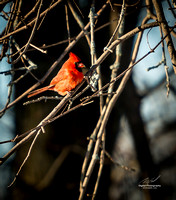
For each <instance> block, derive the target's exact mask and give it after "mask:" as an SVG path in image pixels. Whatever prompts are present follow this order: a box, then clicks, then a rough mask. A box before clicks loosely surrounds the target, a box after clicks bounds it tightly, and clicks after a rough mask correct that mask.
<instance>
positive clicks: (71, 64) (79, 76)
mask: <svg viewBox="0 0 176 200" xmlns="http://www.w3.org/2000/svg"><path fill="white" fill-rule="evenodd" d="M83 67H85V65H84V64H83V63H82V62H81V59H80V58H79V57H78V56H76V55H75V54H74V53H72V52H70V54H69V59H68V60H67V61H66V62H65V63H64V64H63V66H62V68H61V69H60V70H59V72H58V74H57V75H56V76H55V77H54V78H53V79H52V81H51V82H50V85H49V86H46V87H43V88H40V89H38V90H34V91H32V92H30V93H29V95H28V98H29V97H32V96H35V95H37V94H40V93H41V92H44V91H47V90H53V91H56V92H58V93H59V94H60V95H62V96H65V95H66V94H67V92H69V91H71V90H73V89H74V88H75V87H76V86H77V85H78V84H80V83H81V82H82V80H83V78H84V75H83V73H82V69H81V68H83Z"/></svg>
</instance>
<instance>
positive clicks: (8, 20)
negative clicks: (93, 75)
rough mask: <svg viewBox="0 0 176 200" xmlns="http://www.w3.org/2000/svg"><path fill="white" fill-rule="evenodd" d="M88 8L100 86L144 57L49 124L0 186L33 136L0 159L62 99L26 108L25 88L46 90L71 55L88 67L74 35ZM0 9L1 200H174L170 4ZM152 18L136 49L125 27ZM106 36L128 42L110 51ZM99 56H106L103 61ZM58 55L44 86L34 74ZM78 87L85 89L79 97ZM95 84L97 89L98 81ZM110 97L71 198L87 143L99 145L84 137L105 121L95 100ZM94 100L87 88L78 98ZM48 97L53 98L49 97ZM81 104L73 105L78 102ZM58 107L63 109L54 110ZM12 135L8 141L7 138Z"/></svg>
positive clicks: (87, 51)
mask: <svg viewBox="0 0 176 200" xmlns="http://www.w3.org/2000/svg"><path fill="white" fill-rule="evenodd" d="M158 5H159V8H158ZM91 7H92V8H95V12H96V13H98V15H96V14H95V16H94V17H95V21H94V37H95V38H94V43H95V49H96V57H97V58H98V59H99V58H100V63H101V65H100V70H101V74H100V79H101V81H102V85H103V86H104V85H105V84H107V83H109V82H110V80H111V77H113V76H114V77H116V76H118V75H119V74H121V73H124V71H125V70H126V69H127V68H128V66H131V65H133V64H134V63H135V61H137V60H139V59H140V58H142V57H143V56H144V55H146V54H147V53H148V52H150V53H149V54H148V55H147V56H146V57H145V58H143V59H142V60H141V61H140V62H138V63H137V64H135V66H134V68H133V67H131V68H129V69H128V71H126V73H124V76H123V77H121V78H120V79H118V80H117V81H116V82H115V84H114V85H113V91H110V90H109V89H107V88H105V89H104V90H103V93H104V96H101V95H99V96H98V97H96V98H94V99H93V103H89V104H88V105H85V106H82V107H80V108H79V109H76V110H74V111H72V112H70V113H68V114H67V115H64V116H62V117H61V118H58V119H57V120H55V121H54V122H52V123H49V124H48V125H47V126H46V127H45V133H41V134H40V135H39V137H38V138H37V140H36V141H35V144H34V145H33V146H32V150H31V152H30V157H29V158H28V160H27V162H26V163H25V164H24V166H23V168H22V170H21V172H20V173H19V175H18V176H17V179H16V181H15V182H14V184H13V185H12V186H11V187H9V188H7V186H8V185H10V183H11V182H12V181H13V178H14V177H15V174H16V173H17V171H18V170H19V168H20V166H21V164H22V163H23V161H24V159H25V158H26V155H27V154H28V153H29V149H30V147H31V143H32V141H33V138H31V139H30V140H29V141H27V142H26V143H24V144H23V145H20V146H19V148H17V151H15V152H13V156H11V157H9V158H8V159H7V160H6V161H5V160H3V156H4V155H6V153H8V151H10V149H12V148H13V145H15V144H18V142H20V140H21V138H20V136H19V135H21V134H23V133H25V132H26V131H28V130H30V129H32V128H34V127H36V126H37V124H39V123H40V122H41V121H42V119H44V118H45V117H46V116H47V115H48V114H49V113H50V112H51V111H52V109H53V108H54V107H55V106H57V104H58V103H59V102H60V100H58V99H55V100H47V101H39V102H35V103H30V104H27V105H24V103H25V102H27V101H28V100H29V99H27V98H26V94H27V93H29V92H26V91H28V89H29V88H31V86H33V85H34V84H36V83H38V85H40V83H41V84H42V85H41V86H40V87H43V86H45V85H48V84H49V83H50V81H51V79H52V78H53V77H54V76H55V75H56V73H57V72H58V70H59V69H60V67H61V66H62V64H63V63H64V62H65V60H66V59H67V58H68V53H69V52H70V51H72V52H74V53H75V54H76V55H78V56H79V57H80V58H81V60H82V62H83V63H84V64H85V65H86V66H87V67H88V68H90V66H92V65H93V63H92V62H91V55H92V54H91V53H92V49H91V47H90V45H89V43H88V40H87V39H86V37H85V36H84V34H83V36H82V37H80V38H79V39H78V40H77V38H76V37H77V35H79V34H80V32H81V31H82V30H83V29H84V26H85V27H86V24H88V23H89V20H90V14H89V13H90V8H91ZM158 9H159V10H158ZM0 11H1V15H0V24H1V27H0V50H1V57H0V59H1V61H0V96H1V97H0V108H1V111H0V113H1V119H0V129H1V133H0V136H1V137H0V142H1V143H0V156H1V159H0V161H1V167H0V199H3V200H5V199H8V200H17V199H18V200H22V199H25V200H27V199H31V198H32V199H43V198H51V199H54V198H57V199H70V200H72V199H78V198H80V199H81V198H82V199H101V200H107V199H110V200H122V199H130V200H137V199H140V200H145V199H167V200H168V199H169V200H174V199H176V165H175V164H176V162H175V161H176V160H175V158H176V157H175V155H176V154H175V153H176V123H175V122H176V101H175V100H176V70H175V68H176V65H175V64H176V52H175V49H174V48H175V44H176V33H175V31H174V28H175V16H176V13H175V12H176V5H175V2H174V1H171V0H163V1H159V0H153V1H152V0H125V1H121V0H116V1H110V0H108V1H107V2H106V1H87V0H79V1H78V0H77V1H76V0H73V1H72V0H70V1H66V0H63V1H62V0H58V1H57V0H55V1H54V0H50V1H46V0H43V1H42V0H35V1H34V0H33V1H29V0H25V1H24V0H14V1H8V0H2V1H1V2H0ZM159 11H160V12H159ZM163 16H164V18H163ZM144 21H145V23H144ZM35 22H37V23H36V28H35ZM150 22H156V24H155V25H153V26H151V28H148V29H146V30H144V32H143V35H141V36H142V39H141V40H140V41H139V44H138V42H137V39H138V38H137V36H138V37H139V35H137V34H132V37H128V35H129V33H130V31H131V30H134V29H135V28H136V27H137V26H140V25H141V24H142V23H143V24H146V23H150ZM158 22H159V23H158ZM80 23H81V24H82V27H80ZM157 23H158V24H157ZM163 24H164V25H163ZM154 26H155V27H154ZM164 27H166V28H164ZM116 28H118V29H117V32H116V33H114V30H115V29H116ZM166 29H167V31H168V33H166V32H165V31H166ZM86 30H87V31H88V33H86ZM86 30H84V33H85V35H86V34H88V36H87V37H89V38H90V34H89V31H90V29H86ZM140 31H141V33H142V29H141V30H140V29H139V31H138V32H140ZM113 33H114V38H113V41H115V40H118V38H120V39H121V38H123V36H124V35H125V34H126V35H127V38H124V40H123V43H122V42H120V43H119V45H117V46H116V49H115V50H114V51H113V52H111V51H112V50H111V46H110V45H109V46H107V44H108V42H109V41H110V38H111V36H112V35H113ZM139 34H140V33H139ZM163 37H165V38H163ZM168 38H169V39H168ZM167 39H168V40H169V41H167ZM163 40H165V41H164V42H162V41H163ZM119 41H120V40H119ZM72 44H73V45H72ZM110 44H112V41H111V43H110ZM137 45H138V51H137V52H136V53H135V49H134V47H136V46H137ZM156 45H158V46H157V48H155V47H156ZM170 46H171V47H170ZM105 47H107V48H106V49H105ZM108 48H110V49H108ZM154 48H155V49H154ZM23 51H24V52H23ZM22 52H23V54H22ZM106 52H108V54H109V55H108V57H106V56H104V57H103V56H102V55H104V54H106ZM101 56H102V59H101ZM134 56H136V57H134ZM58 59H60V60H59V62H58V63H59V64H58V65H57V67H56V68H54V70H52V72H51V73H50V74H49V76H47V78H46V80H45V81H44V83H43V79H42V78H43V77H45V76H46V73H47V72H48V70H49V69H50V66H52V65H53V63H54V62H55V61H57V60H58ZM95 63H96V59H95ZM174 71H175V72H174ZM98 73H100V72H99V71H98ZM41 80H42V81H41ZM123 81H124V82H123ZM127 81H128V82H127ZM126 82H127V83H126ZM86 86H87V83H84V84H83V85H82V86H81V88H80V90H79V91H82V90H83V88H85V87H86ZM121 86H122V89H121ZM97 87H98V89H100V85H98V86H97ZM118 88H119V90H118ZM79 91H78V92H79ZM110 92H111V94H110ZM117 92H119V98H117V99H116V101H115V103H114V106H113V109H112V111H109V112H110V115H109V117H107V120H108V121H107V124H106V125H105V129H104V133H103V134H102V135H101V142H100V144H99V148H100V149H99V152H98V155H97V156H98V158H97V161H96V163H95V166H94V167H92V168H91V169H92V174H90V177H88V181H89V182H88V184H87V186H86V190H85V194H84V195H83V197H79V195H80V193H81V189H80V179H81V177H82V176H83V174H82V175H81V170H82V165H83V161H84V159H85V158H86V155H87V154H86V151H87V148H88V143H89V142H90V141H93V143H94V144H95V143H96V142H97V141H98V139H99V138H98V137H95V138H92V137H91V134H92V133H93V131H94V130H95V127H96V126H97V124H98V119H99V117H100V116H103V115H102V107H101V104H100V102H103V105H105V104H106V103H107V105H108V103H109V102H110V100H112V99H113V97H114V96H115V95H116V93H117ZM23 94H24V95H23ZM92 94H93V92H92V91H91V89H90V88H89V89H88V90H87V91H86V92H85V93H83V94H82V95H81V97H80V99H83V98H84V97H90V96H91V95H92ZM98 94H101V93H98ZM46 95H47V96H49V95H50V96H56V93H54V92H50V91H49V92H48V93H46ZM80 99H76V100H75V101H74V102H73V104H72V107H74V106H76V105H79V104H80ZM108 99H109V100H108ZM66 109H67V107H66V106H65V109H63V110H62V112H63V113H64V112H65V110H66ZM102 118H103V117H102ZM101 123H102V124H103V122H101ZM27 134H29V132H28V133H27ZM16 136H17V140H15V142H13V141H9V140H10V139H12V138H15V137H16ZM23 138H24V136H23ZM3 141H7V142H3ZM93 148H95V146H94V147H93ZM91 156H92V158H93V156H94V155H93V150H91ZM92 158H91V157H90V158H89V161H90V160H91V159H92ZM101 163H103V170H102V173H101V172H100V170H99V166H101ZM90 167H91V166H90ZM87 168H88V167H87ZM131 169H134V170H131ZM98 172H100V175H101V177H100V180H99V184H98V181H97V174H98ZM84 178H85V179H84V180H86V176H85V177H84ZM96 183H97V184H98V189H97V191H95V188H96V187H95V184H96ZM145 185H147V186H148V187H147V188H145ZM83 190H84V188H83ZM80 196H81V195H80Z"/></svg>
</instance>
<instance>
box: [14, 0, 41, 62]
mask: <svg viewBox="0 0 176 200" xmlns="http://www.w3.org/2000/svg"><path fill="white" fill-rule="evenodd" d="M42 3H43V0H41V1H40V5H39V8H38V11H37V16H36V21H35V23H34V27H33V29H32V32H31V35H30V37H29V39H28V41H27V43H26V45H25V48H24V50H23V52H21V54H20V55H19V56H18V58H17V59H15V60H14V61H13V62H12V64H15V63H17V62H18V61H19V59H20V58H21V56H22V55H23V54H25V53H26V51H27V49H28V47H29V45H30V43H31V41H32V39H33V37H34V34H35V30H36V28H37V22H38V20H39V17H40V10H41V7H42Z"/></svg>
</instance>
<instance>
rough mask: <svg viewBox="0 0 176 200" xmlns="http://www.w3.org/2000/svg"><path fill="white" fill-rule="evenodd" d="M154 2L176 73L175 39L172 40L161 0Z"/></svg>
mask: <svg viewBox="0 0 176 200" xmlns="http://www.w3.org/2000/svg"><path fill="white" fill-rule="evenodd" d="M152 2H153V5H154V8H155V10H156V15H157V19H158V22H159V23H160V26H161V29H162V31H163V33H164V36H166V35H167V37H166V39H165V41H166V44H167V48H168V52H169V55H170V58H171V61H172V65H173V69H174V73H175V74H176V51H175V48H174V44H173V41H172V38H171V35H170V31H169V27H168V24H167V21H166V18H165V16H164V12H163V8H162V5H161V1H158V0H152Z"/></svg>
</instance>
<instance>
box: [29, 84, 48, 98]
mask: <svg viewBox="0 0 176 200" xmlns="http://www.w3.org/2000/svg"><path fill="white" fill-rule="evenodd" d="M47 90H49V86H46V87H43V88H40V89H38V90H34V91H32V92H30V93H29V94H28V96H27V97H28V98H30V97H33V96H35V95H37V94H40V93H42V92H45V91H47Z"/></svg>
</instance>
